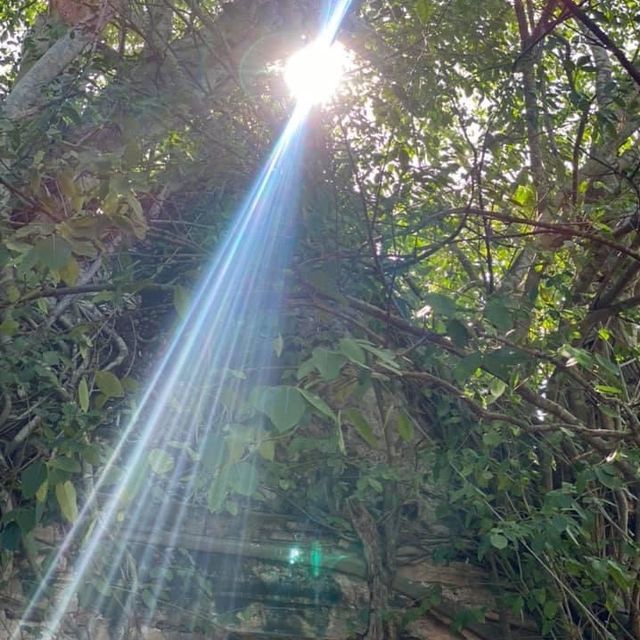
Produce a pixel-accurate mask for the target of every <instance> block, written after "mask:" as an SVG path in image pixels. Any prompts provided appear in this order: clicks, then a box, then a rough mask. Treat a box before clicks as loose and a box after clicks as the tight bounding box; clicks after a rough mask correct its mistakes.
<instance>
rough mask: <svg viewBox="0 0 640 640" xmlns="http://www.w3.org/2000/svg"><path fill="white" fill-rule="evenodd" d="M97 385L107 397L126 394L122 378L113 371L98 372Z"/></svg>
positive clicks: (120, 396) (119, 396) (118, 396)
mask: <svg viewBox="0 0 640 640" xmlns="http://www.w3.org/2000/svg"><path fill="white" fill-rule="evenodd" d="M96 386H97V387H98V389H100V391H101V392H102V393H103V394H104V395H105V396H106V397H107V398H122V397H123V396H124V389H123V388H122V384H121V383H120V380H119V379H118V378H117V376H115V375H113V373H111V371H98V372H96Z"/></svg>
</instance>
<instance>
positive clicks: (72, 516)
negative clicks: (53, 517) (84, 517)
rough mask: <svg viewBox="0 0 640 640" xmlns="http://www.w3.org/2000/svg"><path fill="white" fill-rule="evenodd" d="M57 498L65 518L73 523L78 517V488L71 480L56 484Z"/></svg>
mask: <svg viewBox="0 0 640 640" xmlns="http://www.w3.org/2000/svg"><path fill="white" fill-rule="evenodd" d="M56 499H57V500H58V504H59V505H60V512H61V513H62V515H63V516H64V519H65V520H67V521H68V522H71V523H72V524H73V523H74V522H75V521H76V520H77V519H78V503H77V500H76V488H75V487H74V486H73V483H72V482H71V480H67V481H66V482H62V483H60V484H57V485H56Z"/></svg>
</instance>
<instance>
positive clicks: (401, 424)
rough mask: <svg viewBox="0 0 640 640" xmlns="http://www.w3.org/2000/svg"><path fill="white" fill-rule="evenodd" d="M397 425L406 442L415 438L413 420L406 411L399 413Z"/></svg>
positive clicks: (399, 433)
mask: <svg viewBox="0 0 640 640" xmlns="http://www.w3.org/2000/svg"><path fill="white" fill-rule="evenodd" d="M396 427H397V429H398V435H399V436H400V437H401V438H402V439H403V440H404V441H405V442H411V441H412V440H413V421H412V420H411V418H410V417H409V416H408V415H407V414H406V413H405V412H404V411H400V413H398V420H397V423H396Z"/></svg>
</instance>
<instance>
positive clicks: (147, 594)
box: [142, 589, 158, 611]
mask: <svg viewBox="0 0 640 640" xmlns="http://www.w3.org/2000/svg"><path fill="white" fill-rule="evenodd" d="M142 602H144V604H145V606H146V607H147V609H150V610H151V611H155V609H156V607H157V606H158V599H157V598H156V597H155V595H154V594H153V591H151V589H144V590H143V591H142Z"/></svg>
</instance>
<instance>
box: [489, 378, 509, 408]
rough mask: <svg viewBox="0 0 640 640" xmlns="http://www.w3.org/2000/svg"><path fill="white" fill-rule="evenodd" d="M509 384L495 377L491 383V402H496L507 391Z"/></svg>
mask: <svg viewBox="0 0 640 640" xmlns="http://www.w3.org/2000/svg"><path fill="white" fill-rule="evenodd" d="M506 390H507V385H506V384H505V383H504V382H503V381H502V380H500V379H499V378H493V379H492V380H491V382H490V383H489V393H490V395H491V398H490V401H489V404H490V403H491V402H495V401H496V400H497V399H498V398H499V397H500V396H501V395H502V394H503V393H504V392H505V391H506Z"/></svg>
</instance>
